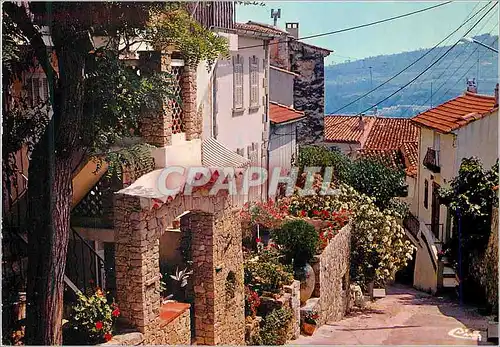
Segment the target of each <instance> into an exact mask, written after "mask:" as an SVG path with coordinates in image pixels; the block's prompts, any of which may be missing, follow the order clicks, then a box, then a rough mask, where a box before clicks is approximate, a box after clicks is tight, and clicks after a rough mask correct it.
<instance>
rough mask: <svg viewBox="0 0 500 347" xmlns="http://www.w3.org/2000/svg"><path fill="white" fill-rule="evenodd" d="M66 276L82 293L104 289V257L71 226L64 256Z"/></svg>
mask: <svg viewBox="0 0 500 347" xmlns="http://www.w3.org/2000/svg"><path fill="white" fill-rule="evenodd" d="M66 276H67V277H68V278H69V279H70V280H71V282H73V283H74V284H75V286H76V287H77V288H78V289H79V290H80V291H82V292H83V293H88V292H89V291H91V290H93V289H94V288H95V287H99V288H101V289H103V290H105V289H106V268H105V263H104V259H103V258H102V257H101V256H100V255H99V253H97V252H96V251H95V250H94V247H92V245H90V244H89V243H88V242H87V241H86V240H85V239H84V238H83V237H82V236H81V235H80V234H79V233H78V232H77V231H76V230H75V229H73V228H71V235H70V239H69V243H68V253H67V256H66Z"/></svg>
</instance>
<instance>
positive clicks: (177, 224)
mask: <svg viewBox="0 0 500 347" xmlns="http://www.w3.org/2000/svg"><path fill="white" fill-rule="evenodd" d="M180 227H181V221H180V220H174V221H172V228H173V229H179V228H180Z"/></svg>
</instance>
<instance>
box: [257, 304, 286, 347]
mask: <svg viewBox="0 0 500 347" xmlns="http://www.w3.org/2000/svg"><path fill="white" fill-rule="evenodd" d="M292 318H293V312H292V310H291V309H290V308H289V307H287V306H284V307H282V308H279V309H275V310H272V311H271V313H269V314H268V315H267V316H266V317H265V318H264V321H263V325H262V327H261V329H260V341H259V342H260V343H259V344H260V345H264V346H277V345H284V344H285V343H286V342H287V338H288V333H289V331H290V328H291V324H290V323H291V320H292Z"/></svg>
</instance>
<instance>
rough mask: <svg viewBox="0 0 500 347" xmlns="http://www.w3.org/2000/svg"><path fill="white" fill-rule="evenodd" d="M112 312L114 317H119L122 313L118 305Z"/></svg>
mask: <svg viewBox="0 0 500 347" xmlns="http://www.w3.org/2000/svg"><path fill="white" fill-rule="evenodd" d="M111 314H112V315H113V317H118V316H119V315H120V309H119V308H118V307H117V308H115V309H114V310H113V312H111Z"/></svg>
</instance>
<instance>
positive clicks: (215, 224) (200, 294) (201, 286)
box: [114, 190, 245, 345]
mask: <svg viewBox="0 0 500 347" xmlns="http://www.w3.org/2000/svg"><path fill="white" fill-rule="evenodd" d="M120 193H121V194H118V195H117V196H116V202H115V216H114V223H115V242H116V252H115V258H116V287H117V302H118V304H119V305H120V308H121V311H122V316H123V318H124V319H126V320H127V321H128V323H130V324H131V325H133V326H134V327H135V328H137V329H138V330H139V331H140V332H141V333H143V334H144V342H145V343H146V344H166V343H168V342H169V340H168V338H167V337H165V336H164V335H165V334H166V330H165V329H164V327H163V325H162V322H161V319H160V317H159V316H160V315H159V310H160V306H161V298H160V288H159V285H160V282H159V281H160V279H161V275H160V267H159V239H160V236H161V235H162V234H163V232H164V231H165V229H166V228H167V227H168V226H169V225H171V223H172V221H173V220H174V219H175V218H176V217H177V216H179V215H180V214H181V213H183V212H184V211H191V212H192V213H191V214H190V225H191V232H192V243H191V250H192V260H193V265H192V269H193V276H192V278H193V281H194V283H193V284H194V293H195V303H194V305H195V319H194V321H195V336H196V342H197V344H204V345H218V344H233V345H243V344H244V343H245V317H244V302H245V300H244V285H243V254H242V249H241V223H240V220H239V210H237V209H233V208H232V206H231V199H230V198H229V197H227V196H226V195H225V194H220V195H217V196H201V195H196V193H195V194H194V195H192V196H184V195H178V196H177V197H175V198H174V199H173V200H172V201H170V202H167V203H165V204H162V203H160V202H158V200H156V199H153V198H151V197H145V196H140V195H136V194H137V193H134V192H133V191H131V192H130V194H127V191H126V190H124V191H121V192H120ZM230 273H231V274H232V275H231V276H229V277H230V278H231V279H232V280H231V283H229V284H228V283H227V282H228V281H227V279H228V275H229V274H230ZM228 286H231V288H232V291H233V294H232V295H230V296H228V295H227V288H228ZM183 341H184V340H183Z"/></svg>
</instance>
